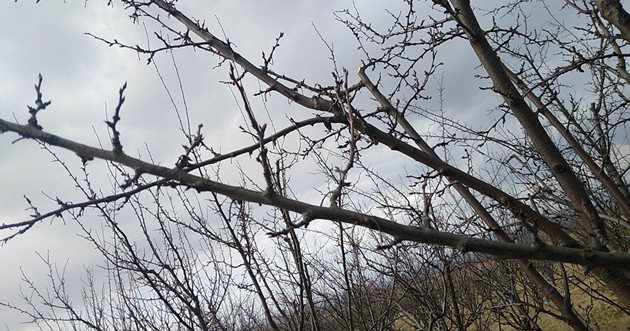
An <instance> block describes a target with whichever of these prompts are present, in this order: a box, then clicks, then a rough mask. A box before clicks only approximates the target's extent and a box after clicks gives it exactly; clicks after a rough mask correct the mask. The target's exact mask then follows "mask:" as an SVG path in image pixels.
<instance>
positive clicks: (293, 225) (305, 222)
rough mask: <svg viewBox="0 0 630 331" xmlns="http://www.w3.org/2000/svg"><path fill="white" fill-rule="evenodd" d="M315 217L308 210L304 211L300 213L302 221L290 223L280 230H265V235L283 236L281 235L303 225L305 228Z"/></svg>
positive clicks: (272, 236)
mask: <svg viewBox="0 0 630 331" xmlns="http://www.w3.org/2000/svg"><path fill="white" fill-rule="evenodd" d="M314 219H315V217H313V215H312V214H311V213H310V212H305V213H304V214H302V221H301V222H298V223H291V224H290V225H289V226H287V228H286V229H284V230H281V231H275V232H267V235H268V236H269V237H271V238H276V237H279V236H283V235H287V234H289V232H291V231H293V230H295V229H298V228H301V227H304V228H307V227H308V225H309V224H310V223H311V221H312V220H314Z"/></svg>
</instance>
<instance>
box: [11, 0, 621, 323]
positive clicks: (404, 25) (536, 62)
mask: <svg viewBox="0 0 630 331" xmlns="http://www.w3.org/2000/svg"><path fill="white" fill-rule="evenodd" d="M118 3H121V4H122V5H124V6H125V7H126V8H127V10H128V12H129V13H130V16H131V18H132V19H134V20H138V21H143V22H148V21H152V22H154V23H157V24H158V26H161V30H160V32H159V33H156V38H158V41H159V42H160V43H161V46H160V47H155V48H145V47H142V46H138V45H126V44H122V43H121V42H119V41H117V40H109V39H108V38H107V37H100V36H99V37H96V38H98V39H99V40H101V41H103V42H104V43H106V44H108V45H110V46H120V47H124V48H128V49H129V50H130V51H134V52H138V53H140V54H142V55H143V56H145V57H146V58H147V59H148V60H149V61H152V59H153V58H154V57H155V56H157V55H158V54H160V53H163V52H172V51H174V50H176V49H184V48H185V49H189V50H195V51H197V52H199V54H201V55H203V54H209V55H216V56H218V57H219V65H218V66H219V67H220V68H224V69H225V71H226V77H227V82H226V83H227V84H229V86H230V87H231V88H232V90H233V92H234V94H235V96H236V97H237V99H238V104H237V106H238V108H239V109H241V111H242V113H243V118H244V120H245V122H244V123H243V124H242V126H241V127H240V129H241V130H242V131H243V132H244V133H246V134H247V135H249V136H251V139H252V143H251V145H249V146H242V148H241V149H238V150H234V151H232V152H229V153H217V152H215V148H216V147H217V142H214V141H213V142H209V141H206V140H205V139H204V135H203V132H204V131H203V127H202V124H203V123H200V125H199V126H198V128H197V129H196V130H195V129H193V128H191V125H190V124H185V123H180V125H181V127H180V129H181V131H182V132H183V134H184V135H185V138H186V140H187V144H186V146H185V151H184V152H183V153H182V154H181V155H180V156H179V158H178V159H177V160H172V162H173V165H172V166H168V165H165V164H164V163H161V164H157V163H155V162H153V161H152V160H150V159H140V158H137V157H134V156H133V155H132V154H131V153H129V150H130V149H127V148H125V147H126V146H125V141H124V135H121V132H120V129H119V126H118V125H119V123H120V122H121V121H124V112H125V109H124V108H125V105H124V101H125V88H126V86H123V87H122V88H121V89H120V91H119V100H118V104H117V106H116V108H115V111H114V113H113V116H112V117H111V119H110V120H109V121H108V122H107V126H108V128H109V131H110V133H111V134H110V136H111V146H109V147H107V148H101V147H93V146H87V145H85V144H82V143H81V142H78V141H72V140H68V139H65V138H63V137H60V136H56V135H54V134H51V133H49V132H48V131H46V130H45V129H44V127H45V123H41V122H40V121H39V120H38V117H37V115H38V114H39V112H41V111H48V109H47V108H49V107H52V106H51V104H50V102H48V101H47V100H48V99H47V98H46V97H45V95H44V89H43V87H42V86H43V84H42V77H41V76H40V77H39V80H38V82H37V84H36V86H35V89H36V100H35V104H34V105H33V106H30V107H29V109H28V112H29V114H30V117H29V118H28V120H27V121H26V123H24V124H20V123H16V122H14V121H10V120H7V119H0V132H2V133H8V132H10V133H15V134H17V135H19V136H20V137H21V138H25V139H29V140H35V141H37V142H39V143H40V144H42V146H44V147H45V148H46V149H47V150H49V151H54V150H55V149H56V148H62V149H65V150H69V151H72V152H74V153H76V155H77V156H78V157H79V158H80V159H81V160H82V162H83V166H82V167H81V168H80V169H68V171H70V172H71V174H73V173H74V172H75V171H79V172H81V173H83V175H84V176H82V177H85V178H86V180H79V179H78V178H79V177H78V175H72V178H73V180H75V183H76V186H77V187H79V188H80V189H81V190H82V192H83V193H84V195H85V200H84V201H74V202H67V201H65V200H62V199H59V198H58V199H57V202H58V204H59V208H58V209H56V210H50V211H39V209H38V208H37V207H36V205H35V202H32V204H31V201H30V200H29V204H31V207H32V209H33V211H34V214H33V215H32V216H31V218H30V219H29V220H27V221H22V222H14V223H10V224H3V225H1V226H0V230H2V231H4V233H5V240H10V239H13V238H15V237H16V236H17V235H21V234H24V233H25V232H27V231H28V230H29V229H31V228H32V227H33V226H36V225H38V224H39V223H41V222H42V221H44V220H47V219H53V218H56V217H60V216H61V215H65V216H66V217H68V216H69V217H73V218H76V219H77V221H78V222H79V223H80V224H81V216H82V213H83V212H84V211H85V210H86V209H89V210H95V211H97V212H98V213H99V215H100V216H101V218H102V220H103V221H104V224H105V226H106V230H104V231H103V232H102V233H97V232H93V231H91V230H90V229H88V228H86V229H85V238H86V239H87V240H89V241H91V242H92V243H93V245H94V246H95V247H96V248H98V249H99V251H100V252H101V253H102V255H103V257H104V258H105V262H104V263H105V265H104V266H105V269H106V271H107V275H108V277H107V281H106V282H104V283H102V284H101V283H99V281H98V280H97V279H95V278H93V277H88V279H87V281H86V284H87V285H88V286H86V287H85V291H84V296H83V303H82V304H81V305H76V304H73V303H72V300H71V298H70V297H69V295H68V294H67V293H66V292H65V283H64V281H63V277H62V276H60V275H59V274H58V273H57V272H56V271H55V267H54V266H53V265H50V274H49V279H50V282H51V290H48V291H43V290H41V289H39V288H38V287H37V286H36V285H35V284H33V283H31V282H29V280H28V277H27V278H26V281H27V284H29V287H30V288H31V290H32V293H29V294H25V295H26V296H28V297H29V298H31V299H30V300H29V302H31V304H32V305H31V306H27V307H23V306H19V305H16V304H13V303H5V304H4V305H5V306H9V307H12V308H14V309H18V310H20V311H22V312H23V313H25V314H26V315H28V316H30V317H31V318H32V321H33V322H35V323H38V324H39V325H40V326H43V327H46V328H51V329H54V328H57V327H62V328H63V327H64V326H67V325H71V326H73V327H75V328H78V329H97V330H110V329H125V330H149V329H154V330H166V329H174V330H184V329H187V330H289V329H290V330H332V329H347V330H406V329H433V328H436V329H459V330H465V329H467V328H469V327H477V328H479V329H485V328H489V327H491V326H493V325H498V324H502V325H509V326H512V327H514V328H516V329H522V330H526V329H530V330H535V329H539V328H540V325H539V324H540V317H541V316H542V315H548V316H552V317H555V318H557V319H559V320H561V321H563V322H565V323H566V324H567V325H569V326H570V327H571V328H573V329H574V330H589V329H591V328H593V327H594V326H595V325H597V323H596V322H597V321H593V320H592V316H591V315H589V312H588V311H587V310H584V309H583V307H582V308H579V307H576V306H575V305H574V304H573V303H572V300H571V295H572V293H576V292H575V291H581V290H580V288H584V284H586V283H585V282H584V279H585V278H586V277H589V276H586V275H583V276H582V277H583V278H580V276H574V275H572V274H571V273H568V272H567V269H568V265H570V264H573V265H581V266H584V267H585V268H586V271H587V273H588V274H592V275H594V276H595V277H596V278H597V279H598V280H599V282H601V284H602V287H601V288H599V289H598V290H596V291H595V290H594V291H587V292H589V295H590V297H591V300H592V301H593V302H594V301H604V302H606V304H609V305H613V306H616V307H617V308H618V309H619V310H620V311H622V312H623V313H625V314H628V313H630V274H629V270H630V254H629V249H630V241H629V240H628V238H630V237H629V234H630V233H629V229H630V193H629V188H628V170H629V169H630V160H629V156H628V151H629V150H630V149H629V147H630V141H628V137H629V135H628V132H629V131H628V123H629V122H630V117H629V114H630V113H629V112H628V111H627V109H628V103H629V96H628V91H627V87H626V86H627V84H628V82H630V74H629V73H628V70H627V67H626V59H627V58H628V57H629V56H630V53H629V52H628V50H629V46H628V45H629V44H628V43H629V42H630V19H629V18H628V17H630V16H629V14H628V13H627V12H626V11H625V10H624V8H623V6H622V4H621V2H620V1H618V0H617V1H613V0H609V1H599V0H595V1H586V0H585V1H573V0H567V1H565V3H564V5H563V6H558V5H557V4H553V5H552V4H547V3H545V2H544V1H533V2H532V1H513V2H511V3H506V4H502V5H497V6H496V7H495V8H492V9H490V10H482V9H481V8H473V7H472V6H471V4H470V2H469V1H466V0H451V1H437V0H434V1H433V2H417V1H403V6H402V7H401V8H403V10H402V11H401V12H397V13H393V12H391V13H384V14H385V15H389V16H390V18H391V25H390V26H389V27H378V26H375V25H372V24H371V22H369V21H366V20H365V19H364V18H363V17H362V16H361V13H360V12H358V11H357V10H346V11H342V12H337V13H335V14H336V17H337V19H338V20H339V21H340V22H341V23H343V24H345V26H346V27H347V28H348V29H349V31H350V32H351V33H353V35H354V36H355V37H356V42H357V46H358V48H359V50H360V51H361V52H362V54H363V58H362V59H361V61H362V63H363V65H362V66H361V67H359V68H358V69H357V70H356V71H355V70H347V69H346V68H339V67H338V66H337V63H336V62H335V53H334V51H333V49H332V47H331V48H330V51H331V54H330V55H331V58H332V66H331V68H329V69H327V70H329V71H330V72H331V78H332V80H333V82H334V83H333V84H326V83H324V82H316V81H311V80H309V79H308V77H306V78H302V77H295V76H292V75H291V73H284V72H276V71H275V70H274V69H273V56H274V54H275V52H276V51H278V49H279V48H281V47H280V42H281V38H282V36H283V35H282V34H280V37H278V39H277V40H276V43H275V44H274V45H272V47H271V52H269V53H268V54H267V53H263V57H262V60H260V61H258V62H256V61H254V60H253V59H248V58H245V57H243V56H242V55H241V54H240V53H239V52H238V49H237V48H235V47H234V44H233V43H232V41H229V40H228V39H227V38H221V37H219V36H218V34H217V33H215V32H214V31H211V30H209V29H208V28H207V27H206V26H205V25H204V24H203V23H202V22H203V21H201V20H197V19H193V18H192V17H191V16H189V14H187V13H185V12H182V11H180V10H179V9H178V5H179V3H178V2H177V1H167V0H146V1H133V0H119V1H118ZM480 6H487V4H485V3H484V4H480ZM534 7H536V8H537V10H536V15H542V14H541V13H544V14H545V15H547V16H546V19H545V21H544V22H542V23H541V21H540V17H539V16H536V17H533V16H532V10H533V9H532V8H534ZM550 7H553V8H550ZM556 7H558V8H559V7H561V11H560V12H557V10H558V8H556ZM427 10H430V11H429V12H427ZM559 13H563V14H565V15H566V14H567V13H568V14H570V15H578V16H579V17H580V18H581V19H582V24H581V25H579V26H570V27H569V26H565V25H563V23H562V22H561V21H560V16H558V15H559ZM534 18H535V19H534ZM482 26H483V27H482ZM456 43H459V44H462V43H465V44H466V45H468V46H469V47H470V48H471V49H472V51H473V52H474V54H476V56H477V58H478V60H479V64H480V67H481V68H482V69H483V70H482V71H483V73H482V74H480V79H479V82H480V83H479V84H480V85H479V91H478V92H477V93H480V94H484V95H487V96H488V98H489V99H490V100H492V98H496V104H495V105H494V107H493V108H492V109H476V108H475V107H474V105H470V107H469V108H468V109H467V111H469V112H474V114H475V116H478V117H487V118H488V121H487V122H486V123H485V124H481V123H473V124H471V123H466V122H464V121H462V120H460V119H458V117H457V116H458V114H457V112H455V111H453V110H451V109H449V108H448V106H445V103H444V101H445V100H444V99H443V97H444V89H443V88H439V89H438V90H437V91H435V90H432V89H430V86H431V84H432V83H434V82H435V77H439V74H440V70H442V67H444V66H448V62H446V63H443V62H442V60H441V58H442V57H443V56H444V53H446V52H449V51H452V49H453V48H449V47H451V45H452V44H456ZM446 54H448V53H446ZM201 55H200V56H201ZM575 75H579V77H580V78H581V79H583V80H586V81H587V83H586V84H583V85H579V86H578V87H579V89H577V90H576V87H575V86H571V85H570V84H571V83H570V80H571V77H574V76H575ZM576 85H577V84H576ZM582 87H584V88H582ZM252 89H254V90H256V91H255V92H251V91H252ZM279 97H280V98H284V99H286V101H288V103H289V104H290V105H291V106H290V107H289V106H287V110H286V111H282V112H279V111H278V112H267V113H265V110H264V109H259V108H258V107H260V105H264V103H265V102H267V101H268V100H270V99H271V98H279ZM436 100H437V101H438V107H437V109H436V107H434V106H435V105H436V103H435V101H436ZM289 108H291V113H290V115H289V111H288V109H289ZM296 108H297V109H296ZM190 111H197V110H190ZM204 111H205V110H204ZM300 111H301V112H300ZM287 118H290V121H287ZM427 124H428V125H429V128H430V129H428V130H427V129H426V127H427ZM281 125H286V126H285V127H284V128H281ZM369 153H379V154H380V155H382V157H383V158H388V157H391V156H398V157H404V158H405V159H406V160H407V162H409V164H410V165H412V167H411V168H409V167H407V168H406V170H404V169H403V167H402V166H401V167H400V168H398V169H395V170H396V171H398V174H397V176H399V177H400V178H404V179H405V181H404V182H400V183H397V182H395V181H392V179H391V177H390V176H389V175H387V176H386V175H383V174H382V173H379V171H377V170H376V169H374V168H372V167H371V165H370V164H369V163H364V162H363V157H364V156H365V155H369ZM53 155H54V154H53ZM252 159H253V160H255V162H257V163H258V164H259V169H260V170H259V173H252V172H251V171H245V170H241V171H240V182H239V183H240V184H238V185H235V184H233V179H227V178H225V177H224V176H223V175H222V174H221V172H220V170H219V169H220V167H221V166H222V165H224V167H231V166H230V165H229V162H232V161H234V160H239V161H242V162H249V161H251V160H252ZM59 161H60V162H63V160H59ZM102 161H105V162H107V164H108V165H109V168H110V170H111V173H110V174H109V175H110V176H112V179H113V180H114V181H115V182H116V184H117V186H118V187H117V188H116V190H115V191H113V192H111V193H109V194H104V193H101V192H102V190H100V189H96V188H94V187H92V186H91V184H90V181H89V180H87V179H89V174H90V171H93V170H92V169H91V167H90V166H91V165H92V164H94V163H97V162H102ZM1 162H10V160H2V161H1ZM303 164H315V165H316V166H318V167H319V169H320V174H319V175H320V178H321V181H322V182H325V183H326V184H327V186H326V187H327V189H326V190H323V191H319V193H320V197H319V198H320V201H321V203H320V204H311V203H307V202H306V201H307V200H306V199H305V197H302V196H299V195H298V194H297V193H296V192H294V190H293V189H292V187H293V185H294V183H295V182H296V181H299V176H300V174H301V171H303V170H302V169H303V168H301V166H302V165H303ZM82 177H81V178H82ZM121 178H122V179H121ZM229 183H231V184H229ZM309 201H312V200H310V199H309ZM123 212H124V213H129V214H128V215H134V216H135V218H137V220H138V222H137V224H136V225H130V224H127V223H125V224H122V223H121V222H119V220H118V219H117V216H118V215H120V214H121V213H123ZM322 221H327V222H328V224H329V226H325V227H317V226H316V225H314V224H315V223H318V224H319V223H320V222H322ZM312 224H313V225H312ZM134 226H135V227H134ZM322 229H325V230H322ZM263 241H264V242H267V243H268V242H270V241H271V242H273V244H274V245H273V247H272V248H268V247H267V246H268V245H266V246H265V247H266V248H264V249H263ZM492 256H493V257H496V258H498V259H499V260H497V259H493V258H489V257H492ZM505 259H507V260H505ZM572 270H574V269H572ZM578 274H579V273H576V275H578ZM88 276H90V275H88ZM580 286H581V287H580ZM576 288H577V289H576ZM602 291H603V292H602ZM606 291H608V292H606ZM606 293H614V297H613V296H611V295H610V294H606ZM33 297H35V298H38V300H32V298H33ZM36 302H40V303H41V304H42V305H41V306H40V305H37V304H36Z"/></svg>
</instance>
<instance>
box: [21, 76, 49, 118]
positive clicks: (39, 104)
mask: <svg viewBox="0 0 630 331" xmlns="http://www.w3.org/2000/svg"><path fill="white" fill-rule="evenodd" d="M43 80H44V79H43V77H42V74H41V73H40V74H39V75H38V81H37V84H35V92H36V93H37V98H36V99H35V107H31V106H27V107H28V112H29V113H30V114H31V117H30V118H29V119H28V125H30V126H32V127H34V128H36V129H38V130H41V129H43V127H42V126H41V125H39V123H37V113H39V111H41V110H44V109H46V107H48V106H50V104H51V103H52V101H50V100H49V101H42V81H43Z"/></svg>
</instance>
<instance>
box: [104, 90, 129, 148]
mask: <svg viewBox="0 0 630 331" xmlns="http://www.w3.org/2000/svg"><path fill="white" fill-rule="evenodd" d="M125 89H127V82H125V84H123V86H122V87H121V88H120V90H118V105H116V110H115V111H114V116H112V120H111V121H105V123H107V126H108V127H109V128H110V129H111V130H112V147H113V151H114V153H117V154H122V152H123V150H122V144H121V143H120V132H119V131H118V129H117V128H116V125H117V124H118V122H119V121H120V109H121V108H122V105H123V103H124V102H125V95H124V94H125Z"/></svg>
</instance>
